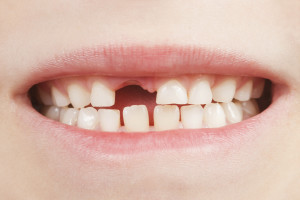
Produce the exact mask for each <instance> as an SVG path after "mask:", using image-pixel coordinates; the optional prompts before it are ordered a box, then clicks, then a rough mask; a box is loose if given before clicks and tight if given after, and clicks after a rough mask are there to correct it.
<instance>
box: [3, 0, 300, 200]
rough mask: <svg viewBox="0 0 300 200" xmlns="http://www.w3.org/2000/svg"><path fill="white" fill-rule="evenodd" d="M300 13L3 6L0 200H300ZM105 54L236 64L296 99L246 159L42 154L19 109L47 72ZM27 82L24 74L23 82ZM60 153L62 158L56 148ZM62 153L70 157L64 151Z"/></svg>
mask: <svg viewBox="0 0 300 200" xmlns="http://www.w3.org/2000/svg"><path fill="white" fill-rule="evenodd" d="M299 10H300V1H297V0H289V1H285V0H276V1H274V0H264V1H259V0H245V1H239V0H228V1H202V0H200V1H197V0H189V1H181V0H176V1H174V0H165V1H118V0H111V1H105V0H100V1H80V0H77V1H62V0H52V1H46V0H28V1H16V0H2V1H1V2H0V74H1V75H0V91H1V93H0V102H1V104H0V113H1V115H0V158H1V164H0V188H1V190H0V196H1V197H2V198H4V197H5V198H4V199H73V200H76V199H181V200H182V199H257V200H260V199H262V200H263V199H272V200H280V199H291V200H293V199H295V200H296V199H299V198H300V190H299V186H300V156H299V155H300V148H299V145H300V134H299V133H300V123H299V122H300V117H299V112H300V104H299V103H298V102H299V100H300V89H299V88H300V80H299V78H298V77H300V12H299ZM99 44H124V45H126V44H142V45H155V44H171V45H173V44H176V45H187V46H188V45H195V46H201V47H207V48H221V49H225V50H226V51H229V52H231V51H232V52H239V53H240V54H242V55H246V56H247V57H248V58H253V59H254V60H256V61H259V62H260V63H262V64H264V65H266V66H269V68H270V70H273V71H276V73H277V74H279V75H280V76H282V77H283V79H284V80H286V84H287V86H288V87H289V89H290V90H289V98H288V101H287V102H288V105H286V109H287V112H285V113H286V114H284V115H282V116H281V118H280V120H278V121H276V124H274V126H272V127H269V128H266V129H264V130H259V131H258V135H259V133H260V132H263V133H264V134H263V136H261V137H259V139H258V140H254V141H249V142H248V143H247V145H245V146H243V147H241V148H240V149H238V150H237V151H234V152H233V151H230V153H229V154H228V155H225V154H226V152H218V154H217V155H216V154H210V150H209V149H208V150H207V155H201V154H199V153H198V152H197V149H183V150H179V151H175V150H174V151H171V150H170V151H166V152H146V153H142V154H137V155H135V156H130V157H127V156H119V157H118V156H110V155H102V156H100V157H101V159H97V160H94V161H91V162H84V161H83V160H81V159H80V158H78V157H76V156H73V155H71V156H70V155H69V154H68V153H67V152H65V151H64V149H63V147H61V146H60V145H59V144H54V143H55V142H54V141H52V140H51V139H49V140H48V141H47V142H45V143H43V144H40V143H37V142H36V140H35V137H37V135H38V134H39V133H36V132H34V130H32V129H31V128H30V126H28V125H26V124H24V123H22V122H20V121H19V118H18V117H17V111H18V103H17V100H16V99H15V98H14V95H15V93H16V90H17V88H18V87H19V86H20V85H21V84H22V77H23V76H25V75H28V74H29V73H30V70H31V69H32V68H34V66H37V65H38V63H39V62H40V61H41V60H46V59H49V58H52V57H53V56H54V55H56V54H58V53H62V52H68V51H71V50H74V49H75V50H76V49H79V48H81V47H83V46H93V45H99ZM17 72H18V73H17ZM52 145H55V147H59V148H53V147H52ZM60 147H61V148H60Z"/></svg>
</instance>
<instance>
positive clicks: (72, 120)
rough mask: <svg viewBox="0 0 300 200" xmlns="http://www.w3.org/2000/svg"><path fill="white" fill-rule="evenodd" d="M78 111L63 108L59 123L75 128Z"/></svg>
mask: <svg viewBox="0 0 300 200" xmlns="http://www.w3.org/2000/svg"><path fill="white" fill-rule="evenodd" d="M78 113H79V111H78V110H77V109H75V108H63V109H62V110H61V112H60V122H62V123H64V124H68V125H71V126H75V125H76V124H77V119H78Z"/></svg>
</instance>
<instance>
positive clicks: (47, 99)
mask: <svg viewBox="0 0 300 200" xmlns="http://www.w3.org/2000/svg"><path fill="white" fill-rule="evenodd" d="M38 93H39V96H40V99H41V101H42V103H43V104H44V105H45V106H51V105H53V102H52V97H51V94H49V93H48V92H46V91H44V90H43V89H42V88H39V87H38Z"/></svg>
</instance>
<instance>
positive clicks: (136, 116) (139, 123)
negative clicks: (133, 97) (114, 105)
mask: <svg viewBox="0 0 300 200" xmlns="http://www.w3.org/2000/svg"><path fill="white" fill-rule="evenodd" d="M123 119H124V125H125V128H126V130H127V131H128V132H146V131H149V115H148V110H147V107H146V106H145V105H133V106H128V107H125V108H124V110H123Z"/></svg>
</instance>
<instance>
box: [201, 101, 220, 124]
mask: <svg viewBox="0 0 300 200" xmlns="http://www.w3.org/2000/svg"><path fill="white" fill-rule="evenodd" d="M203 122H204V124H205V125H206V126H207V127H208V128H217V127H221V126H225V125H226V116H225V113H224V110H223V108H222V106H221V105H220V104H218V103H211V104H207V105H206V106H205V107H204V111H203Z"/></svg>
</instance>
